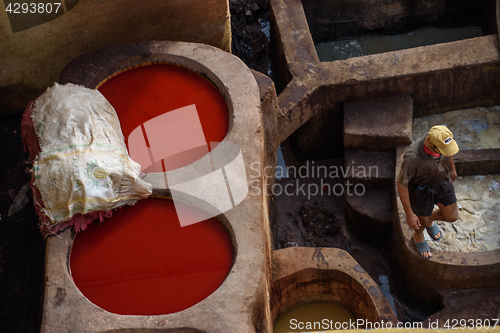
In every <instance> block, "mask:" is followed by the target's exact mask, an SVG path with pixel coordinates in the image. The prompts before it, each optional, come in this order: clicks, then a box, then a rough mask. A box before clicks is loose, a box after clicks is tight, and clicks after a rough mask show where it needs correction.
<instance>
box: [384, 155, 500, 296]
mask: <svg viewBox="0 0 500 333" xmlns="http://www.w3.org/2000/svg"><path fill="white" fill-rule="evenodd" d="M406 148H407V146H406V145H400V146H398V147H397V149H396V172H395V177H396V179H397V176H398V173H399V168H400V165H401V162H402V159H403V154H404V152H405V150H406ZM392 191H393V207H394V208H393V209H394V212H393V214H394V215H393V219H394V229H393V237H392V243H391V247H392V250H393V251H392V253H393V258H392V259H393V262H394V267H395V270H394V272H395V273H396V274H397V275H398V278H399V279H400V281H401V282H402V283H403V284H404V286H405V288H406V290H407V291H408V292H409V293H410V295H413V296H414V297H417V298H419V299H422V300H426V301H434V302H439V301H440V299H441V298H442V296H441V293H442V292H445V291H446V290H451V289H475V288H491V287H498V286H500V279H498V277H499V276H500V250H493V251H483V252H448V251H440V250H433V255H432V257H431V258H430V259H424V258H422V257H420V255H419V254H418V252H417V250H416V249H415V246H414V245H413V243H412V241H411V238H412V233H413V230H412V229H411V228H410V227H409V226H408V224H407V223H406V216H405V214H404V209H403V206H402V204H401V200H400V199H399V195H398V192H397V186H396V181H394V184H393V188H392Z"/></svg>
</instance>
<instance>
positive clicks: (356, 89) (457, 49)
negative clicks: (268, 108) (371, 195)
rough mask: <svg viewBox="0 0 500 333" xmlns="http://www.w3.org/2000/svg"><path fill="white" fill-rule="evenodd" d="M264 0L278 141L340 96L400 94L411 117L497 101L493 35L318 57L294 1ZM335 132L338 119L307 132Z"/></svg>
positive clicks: (499, 77) (498, 68)
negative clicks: (409, 101) (409, 99)
mask: <svg viewBox="0 0 500 333" xmlns="http://www.w3.org/2000/svg"><path fill="white" fill-rule="evenodd" d="M270 3H271V22H272V29H273V32H274V34H273V35H272V36H271V37H272V38H273V41H272V45H273V46H274V47H275V48H274V49H273V51H274V60H275V62H276V63H275V68H276V71H275V73H276V77H275V82H276V87H277V90H278V92H280V94H279V95H278V102H279V108H280V112H279V119H278V121H279V128H280V129H282V139H283V140H284V139H285V138H287V137H288V136H290V134H291V133H293V132H294V131H296V130H297V129H298V128H300V127H301V126H302V125H303V124H305V123H306V122H307V121H308V120H309V119H311V118H312V117H314V116H316V115H319V114H323V113H328V112H331V111H330V110H336V108H338V106H337V104H338V103H343V102H345V101H356V100H363V99H370V98H378V97H384V96H391V95H398V94H408V95H411V96H412V99H413V112H414V116H422V115H426V114H433V113H438V112H443V111H448V110H456V109H462V108H466V107H470V106H478V105H496V104H500V94H498V91H499V89H500V51H499V41H498V37H497V36H496V35H488V36H484V37H479V38H474V39H468V40H461V41H457V42H452V43H444V44H435V45H430V46H424V47H417V48H413V49H408V50H400V51H395V52H390V53H382V54H374V55H369V56H365V57H358V58H351V59H347V60H343V61H334V62H320V61H319V59H318V57H317V54H316V51H315V48H314V41H313V38H312V35H311V32H310V30H309V27H308V23H307V19H306V15H305V13H304V9H303V7H302V1H300V0H290V1H286V2H285V1H281V0H271V2H270ZM463 82H467V84H463ZM314 128H317V127H314ZM338 132H342V124H341V123H340V124H339V123H334V124H331V126H329V127H328V131H325V132H320V134H317V133H316V134H314V135H316V137H318V138H322V137H323V138H326V137H329V136H331V135H332V134H333V135H335V133H338ZM311 135H312V134H311ZM283 140H281V141H283ZM325 144H326V143H325V142H324V141H317V145H320V146H321V145H325ZM337 145H338V146H336V149H333V151H337V149H342V145H343V144H342V142H341V141H340V140H339V142H338V143H337ZM332 157H333V156H332ZM323 158H324V157H323Z"/></svg>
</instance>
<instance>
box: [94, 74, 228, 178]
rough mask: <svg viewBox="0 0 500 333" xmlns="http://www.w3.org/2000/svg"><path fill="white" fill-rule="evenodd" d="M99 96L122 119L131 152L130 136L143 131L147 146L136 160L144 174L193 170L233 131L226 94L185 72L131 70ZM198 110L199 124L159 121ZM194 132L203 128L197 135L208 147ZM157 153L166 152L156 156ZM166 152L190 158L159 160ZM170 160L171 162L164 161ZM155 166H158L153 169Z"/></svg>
mask: <svg viewBox="0 0 500 333" xmlns="http://www.w3.org/2000/svg"><path fill="white" fill-rule="evenodd" d="M99 91H100V92H101V93H102V94H103V95H104V97H106V99H107V100H108V101H109V102H110V103H111V105H112V106H113V107H114V109H115V111H116V113H117V114H118V118H119V119H120V125H121V128H122V132H123V135H124V137H125V141H126V143H127V147H128V148H129V150H130V149H131V145H130V142H129V140H128V139H129V136H130V134H131V133H132V132H133V131H134V130H135V129H138V131H139V132H137V131H136V133H135V134H139V136H140V137H141V140H140V141H141V142H139V144H138V146H137V145H136V146H135V147H136V152H137V151H138V152H139V156H134V155H133V154H132V153H130V155H131V157H132V159H134V160H136V161H137V162H139V164H141V166H143V170H144V172H164V171H169V170H173V169H176V168H179V167H182V166H185V165H188V164H191V163H193V162H195V161H196V160H198V159H199V158H201V157H202V156H204V155H205V154H207V153H208V152H209V151H210V148H213V147H214V144H213V143H217V142H221V141H222V140H223V139H224V138H225V136H226V134H227V131H228V123H229V112H228V108H227V104H226V101H225V99H224V97H223V96H222V94H221V93H220V92H219V90H218V89H217V88H216V87H215V86H214V85H213V84H212V83H211V82H210V81H208V80H207V79H205V78H204V77H202V76H201V75H199V74H197V73H195V72H193V71H190V70H188V69H186V68H183V67H179V66H174V65H148V66H143V67H138V68H134V69H130V70H127V71H124V72H122V73H120V74H118V75H116V76H114V77H112V78H110V79H109V80H108V81H106V82H105V83H104V84H103V85H102V86H101V87H99ZM193 105H194V106H195V113H196V112H197V116H195V117H194V118H193V117H186V119H184V120H183V121H184V123H182V122H180V120H179V119H175V121H165V120H164V121H165V122H164V123H162V122H161V121H162V119H167V118H168V117H163V118H162V117H159V116H161V115H165V114H166V113H169V112H172V111H175V110H178V109H181V108H186V107H188V106H193ZM174 118H175V117H174ZM193 119H194V120H195V121H194V122H193ZM157 120H158V121H157ZM148 121H149V123H148ZM200 125H201V129H199V126H200ZM148 126H149V127H148ZM141 127H142V132H143V133H144V138H143V133H141ZM194 127H198V128H197V129H195V131H201V132H199V133H201V143H202V144H203V147H201V146H200V136H199V135H191V134H190V132H188V131H187V130H193V128H194ZM184 129H186V130H184ZM135 137H136V138H137V135H136V136H135ZM168 145H171V146H172V147H171V149H169V147H168ZM179 145H181V147H179ZM176 146H177V147H176ZM137 147H139V148H137ZM140 147H144V148H143V149H141V148H140ZM155 147H156V148H160V150H159V151H158V150H157V151H155V149H154V148H155ZM161 148H163V151H177V152H178V151H179V150H180V151H181V152H184V153H183V154H180V153H179V154H177V155H176V156H157V154H162V149H161ZM148 150H149V152H148ZM141 154H142V157H141V156H140V155H141ZM155 154H156V155H155ZM150 156H151V160H150ZM167 157H170V158H169V159H164V158H167ZM141 159H142V160H141ZM144 159H146V160H147V162H144ZM149 162H151V163H149ZM144 164H147V165H144ZM149 164H150V165H153V166H152V167H150V168H149V169H147V168H148V167H149Z"/></svg>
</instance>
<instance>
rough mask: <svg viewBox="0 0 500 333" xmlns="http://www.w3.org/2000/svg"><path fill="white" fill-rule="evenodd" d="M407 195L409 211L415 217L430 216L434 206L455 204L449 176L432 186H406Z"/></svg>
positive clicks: (453, 190) (453, 189) (455, 199)
mask: <svg viewBox="0 0 500 333" xmlns="http://www.w3.org/2000/svg"><path fill="white" fill-rule="evenodd" d="M408 193H409V195H410V205H411V209H412V210H413V212H414V213H415V214H416V215H417V216H424V217H427V216H431V214H432V211H433V209H434V204H438V203H440V204H442V205H443V206H449V205H451V204H453V203H455V202H457V197H456V196H455V188H454V187H453V182H452V181H451V179H450V177H449V176H447V177H446V178H445V180H443V181H442V182H441V183H439V184H437V185H434V186H429V185H415V184H408Z"/></svg>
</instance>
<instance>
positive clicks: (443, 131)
mask: <svg viewBox="0 0 500 333" xmlns="http://www.w3.org/2000/svg"><path fill="white" fill-rule="evenodd" d="M428 135H429V139H430V140H431V142H432V143H433V144H434V145H435V146H436V147H438V148H439V151H440V152H441V153H442V154H443V155H444V156H453V155H455V154H456V153H458V145H457V142H456V141H455V140H454V139H453V133H451V131H450V130H449V129H448V127H446V126H434V127H432V128H431V129H430V130H429V134H428Z"/></svg>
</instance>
